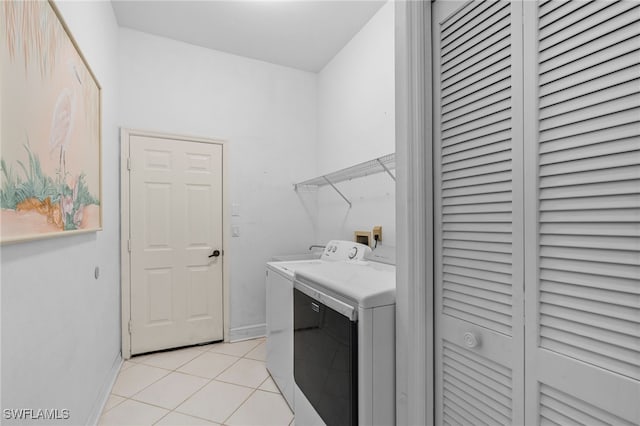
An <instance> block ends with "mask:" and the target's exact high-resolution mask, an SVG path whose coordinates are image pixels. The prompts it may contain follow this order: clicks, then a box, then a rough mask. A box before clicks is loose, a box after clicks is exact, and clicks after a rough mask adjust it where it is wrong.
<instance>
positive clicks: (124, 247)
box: [120, 128, 231, 359]
mask: <svg viewBox="0 0 640 426" xmlns="http://www.w3.org/2000/svg"><path fill="white" fill-rule="evenodd" d="M131 136H146V137H152V138H160V139H175V140H180V141H186V142H200V143H212V144H217V145H221V146H222V253H223V261H222V310H223V311H224V312H223V319H222V322H223V325H222V332H223V339H224V341H225V342H227V341H228V340H229V271H230V267H229V265H230V261H229V255H230V250H229V246H230V244H229V242H230V241H231V227H230V225H229V224H230V223H231V210H230V209H229V179H228V176H229V167H228V161H229V147H228V142H227V141H223V140H218V139H207V138H199V137H193V136H183V135H173V134H167V133H157V132H151V131H145V130H133V129H125V128H122V129H120V274H121V277H120V296H121V305H120V312H121V317H122V323H121V330H122V358H124V359H129V358H131V333H130V332H129V322H130V320H131V258H130V254H131V253H130V252H129V235H130V233H129V219H130V205H129V143H130V142H129V140H130V137H131Z"/></svg>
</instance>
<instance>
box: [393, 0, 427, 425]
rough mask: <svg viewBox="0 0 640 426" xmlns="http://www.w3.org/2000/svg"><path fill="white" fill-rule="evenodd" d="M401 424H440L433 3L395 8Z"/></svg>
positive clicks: (407, 1) (404, 2) (407, 2)
mask: <svg viewBox="0 0 640 426" xmlns="http://www.w3.org/2000/svg"><path fill="white" fill-rule="evenodd" d="M395 27H396V31H395V36H396V40H395V50H396V53H395V62H396V67H395V72H396V77H395V78H396V172H397V174H396V179H397V182H396V228H397V234H398V244H397V247H396V250H397V254H396V257H397V266H396V268H397V269H396V271H397V272H396V274H397V276H396V423H397V424H398V425H431V424H433V422H434V399H433V390H434V341H433V339H434V336H433V333H434V328H433V318H434V316H433V314H434V311H433V283H434V281H433V255H434V253H433V176H432V171H433V161H432V154H433V138H432V136H433V135H432V130H431V129H432V125H431V122H432V103H431V92H432V80H431V74H432V68H431V1H413V0H401V1H400V0H399V1H396V3H395Z"/></svg>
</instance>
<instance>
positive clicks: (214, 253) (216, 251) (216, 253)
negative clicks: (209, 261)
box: [209, 250, 220, 257]
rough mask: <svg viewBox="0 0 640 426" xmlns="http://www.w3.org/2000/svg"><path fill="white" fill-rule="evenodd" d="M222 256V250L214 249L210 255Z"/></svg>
mask: <svg viewBox="0 0 640 426" xmlns="http://www.w3.org/2000/svg"><path fill="white" fill-rule="evenodd" d="M218 256H220V250H214V251H213V253H211V254H210V255H209V257H218Z"/></svg>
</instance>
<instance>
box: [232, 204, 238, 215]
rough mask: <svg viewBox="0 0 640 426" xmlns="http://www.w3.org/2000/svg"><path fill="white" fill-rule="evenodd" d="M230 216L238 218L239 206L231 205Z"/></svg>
mask: <svg viewBox="0 0 640 426" xmlns="http://www.w3.org/2000/svg"><path fill="white" fill-rule="evenodd" d="M231 216H240V204H236V203H232V204H231Z"/></svg>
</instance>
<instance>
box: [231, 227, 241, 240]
mask: <svg viewBox="0 0 640 426" xmlns="http://www.w3.org/2000/svg"><path fill="white" fill-rule="evenodd" d="M231 236H232V237H239V236H240V225H233V226H232V227H231Z"/></svg>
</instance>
